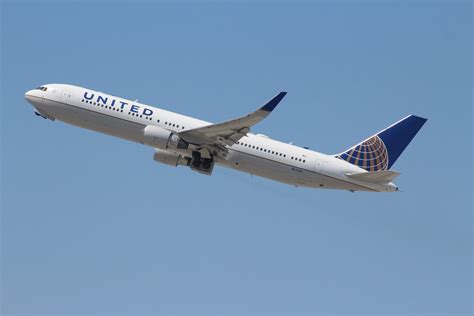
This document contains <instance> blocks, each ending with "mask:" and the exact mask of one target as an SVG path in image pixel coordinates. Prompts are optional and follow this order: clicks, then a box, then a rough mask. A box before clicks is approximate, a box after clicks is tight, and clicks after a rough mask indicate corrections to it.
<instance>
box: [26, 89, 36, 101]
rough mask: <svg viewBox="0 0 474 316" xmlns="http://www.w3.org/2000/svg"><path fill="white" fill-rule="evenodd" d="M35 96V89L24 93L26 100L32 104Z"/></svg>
mask: <svg viewBox="0 0 474 316" xmlns="http://www.w3.org/2000/svg"><path fill="white" fill-rule="evenodd" d="M35 97H37V96H35V91H34V90H30V91H26V93H25V99H26V101H28V102H30V103H31V104H33V102H34V99H35Z"/></svg>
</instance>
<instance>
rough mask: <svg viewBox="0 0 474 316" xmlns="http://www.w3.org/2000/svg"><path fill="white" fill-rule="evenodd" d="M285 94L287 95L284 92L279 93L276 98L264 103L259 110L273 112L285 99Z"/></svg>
mask: <svg viewBox="0 0 474 316" xmlns="http://www.w3.org/2000/svg"><path fill="white" fill-rule="evenodd" d="M286 94H287V92H286V91H281V92H280V93H278V94H277V95H276V96H274V97H273V98H272V99H271V100H270V101H268V102H267V103H265V105H264V106H262V107H261V108H260V110H262V111H267V112H271V111H273V110H274V109H275V108H276V106H277V105H278V103H280V101H281V100H282V99H283V98H284V97H285V95H286Z"/></svg>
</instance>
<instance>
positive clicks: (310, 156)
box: [26, 84, 396, 192]
mask: <svg viewBox="0 0 474 316" xmlns="http://www.w3.org/2000/svg"><path fill="white" fill-rule="evenodd" d="M46 86H47V87H48V89H47V91H40V90H31V91H29V92H27V94H26V98H27V99H28V101H29V102H30V103H32V104H33V106H34V107H35V109H36V111H37V113H39V114H40V115H42V116H44V117H47V118H50V119H58V120H60V121H63V122H66V123H69V124H72V125H76V126H79V127H83V128H87V129H91V130H94V131H98V132H102V133H106V134H109V135H112V136H116V137H120V138H123V139H127V140H130V141H133V142H138V143H144V129H145V127H147V126H159V127H161V128H164V129H167V130H170V131H173V132H182V131H186V130H189V129H193V128H198V127H202V126H206V125H210V124H211V123H209V122H206V121H202V120H199V119H195V118H192V117H189V116H185V115H181V114H177V113H174V112H170V111H166V110H162V109H159V108H156V107H152V106H149V105H145V104H142V103H139V102H137V101H131V100H127V99H123V98H120V97H115V96H112V95H107V94H105V93H102V92H97V91H93V90H90V89H85V88H81V87H77V86H72V85H64V84H49V85H46ZM99 96H100V98H99ZM228 151H229V154H228V156H227V157H226V158H225V159H224V158H222V157H216V158H215V163H216V164H218V165H222V166H226V167H229V168H232V169H236V170H239V171H243V172H247V173H250V174H254V175H258V176H261V177H265V178H269V179H273V180H276V181H280V182H284V183H288V184H292V185H296V186H305V187H313V188H330V189H343V190H350V191H383V192H387V191H394V190H395V188H396V187H395V186H394V185H393V184H392V183H390V184H378V183H367V182H360V181H357V180H354V179H351V178H349V177H347V176H346V174H348V173H360V172H365V170H363V169H361V168H359V167H357V166H354V165H352V164H350V163H348V162H346V161H343V160H341V159H338V158H335V157H334V156H330V155H325V154H321V153H318V152H315V151H311V150H308V149H305V148H301V147H298V146H293V145H291V144H286V143H282V142H279V141H276V140H273V139H270V138H268V137H267V136H264V135H254V134H251V133H249V134H247V136H245V137H243V138H241V139H240V140H239V141H238V143H236V144H234V145H232V146H229V147H228ZM179 153H180V154H183V153H182V152H179Z"/></svg>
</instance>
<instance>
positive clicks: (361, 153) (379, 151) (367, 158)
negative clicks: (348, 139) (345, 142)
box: [336, 115, 427, 171]
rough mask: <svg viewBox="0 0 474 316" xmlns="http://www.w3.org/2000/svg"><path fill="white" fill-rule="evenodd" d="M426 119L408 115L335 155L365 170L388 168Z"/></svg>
mask: <svg viewBox="0 0 474 316" xmlns="http://www.w3.org/2000/svg"><path fill="white" fill-rule="evenodd" d="M426 121H427V119H425V118H422V117H419V116H415V115H409V116H407V117H405V118H404V119H402V120H400V121H398V122H397V123H395V124H393V125H391V126H389V127H387V128H386V129H384V130H382V131H380V132H379V133H377V134H375V135H374V136H372V137H369V138H368V139H366V140H364V141H363V142H361V143H359V144H357V145H355V146H354V147H352V148H350V149H348V150H346V151H345V152H343V153H340V154H338V155H336V157H337V158H340V159H342V160H345V161H347V162H349V163H351V164H353V165H356V166H359V167H361V168H362V169H365V170H367V171H381V170H388V169H390V168H391V167H392V165H393V164H394V163H395V161H397V159H398V157H399V156H400V155H401V154H402V152H403V151H404V150H405V148H406V147H407V146H408V144H409V143H410V142H411V140H412V139H413V137H415V135H416V133H418V131H419V130H420V128H421V127H422V126H423V124H425V122H426Z"/></svg>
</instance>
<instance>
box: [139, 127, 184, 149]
mask: <svg viewBox="0 0 474 316" xmlns="http://www.w3.org/2000/svg"><path fill="white" fill-rule="evenodd" d="M143 143H144V144H146V145H149V146H152V147H155V148H160V149H171V150H177V151H186V150H187V149H188V147H189V144H188V143H187V142H186V141H184V140H183V139H181V138H180V137H179V136H178V135H176V134H175V133H173V132H172V131H169V130H166V129H164V128H161V127H159V126H153V125H148V126H147V127H145V129H144V130H143Z"/></svg>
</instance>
